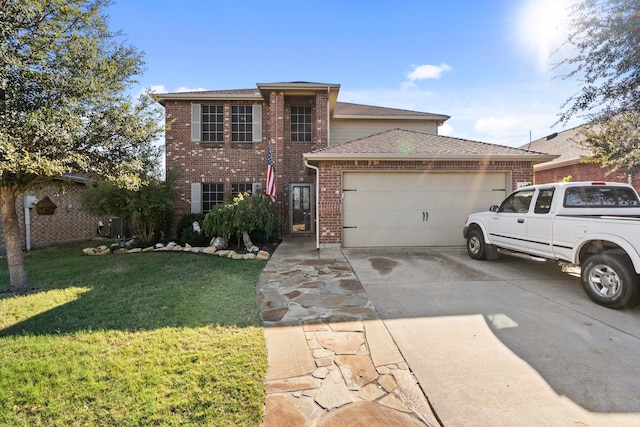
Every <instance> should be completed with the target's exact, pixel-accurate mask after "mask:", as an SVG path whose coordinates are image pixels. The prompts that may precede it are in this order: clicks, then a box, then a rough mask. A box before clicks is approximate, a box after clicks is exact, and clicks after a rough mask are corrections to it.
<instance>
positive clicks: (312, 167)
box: [304, 159, 320, 249]
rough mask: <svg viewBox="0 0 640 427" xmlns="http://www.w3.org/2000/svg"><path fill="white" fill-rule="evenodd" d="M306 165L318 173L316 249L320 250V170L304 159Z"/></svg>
mask: <svg viewBox="0 0 640 427" xmlns="http://www.w3.org/2000/svg"><path fill="white" fill-rule="evenodd" d="M304 165H305V166H306V167H308V168H309V169H313V170H314V171H316V214H315V217H314V219H315V220H316V249H320V222H319V221H318V203H319V202H320V169H319V168H318V167H317V166H313V165H310V164H309V162H308V161H307V159H304Z"/></svg>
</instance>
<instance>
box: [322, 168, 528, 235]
mask: <svg viewBox="0 0 640 427" xmlns="http://www.w3.org/2000/svg"><path fill="white" fill-rule="evenodd" d="M319 167H320V170H321V173H320V183H319V186H320V188H319V202H318V208H317V216H316V218H317V219H318V221H319V224H318V226H319V230H320V236H319V241H320V244H321V245H328V246H329V245H337V244H341V243H342V175H343V173H344V172H345V171H358V170H403V171H424V172H428V171H469V170H478V171H495V172H498V171H509V172H511V186H512V188H513V189H515V188H516V185H517V183H518V182H532V181H533V169H532V164H531V162H522V161H515V162H509V161H413V162H411V161H321V162H319Z"/></svg>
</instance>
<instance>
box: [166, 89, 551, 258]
mask: <svg viewBox="0 0 640 427" xmlns="http://www.w3.org/2000/svg"><path fill="white" fill-rule="evenodd" d="M339 90H340V86H339V85H337V84H324V83H309V82H291V83H265V84H263V83H258V84H257V88H256V89H241V90H216V91H200V92H180V93H167V94H161V95H158V99H159V102H160V103H161V104H162V105H163V106H164V107H165V110H166V120H167V123H168V124H169V125H170V129H169V130H168V131H167V134H166V167H167V170H177V171H178V172H179V181H178V189H179V191H178V196H177V199H176V200H175V208H174V218H175V220H176V221H177V219H179V218H180V217H181V216H183V215H185V214H189V213H194V212H207V211H208V210H210V209H211V207H212V206H213V205H215V204H217V203H227V202H230V201H231V200H232V198H233V197H234V195H235V194H237V193H239V192H243V191H253V192H255V191H262V188H264V186H265V180H266V166H267V156H268V150H269V149H270V150H271V155H272V158H273V164H274V169H275V188H276V203H277V208H278V211H279V214H280V218H281V221H282V222H281V224H282V226H281V230H282V234H283V235H294V234H315V235H316V239H317V244H318V246H334V245H335V246H340V245H342V246H430V245H455V244H460V243H461V242H462V240H461V239H462V237H461V236H462V233H461V227H462V223H463V222H464V219H465V218H466V215H467V214H468V213H470V212H472V211H475V210H478V209H486V207H487V206H489V205H490V204H491V203H495V202H497V201H499V200H501V199H502V198H503V197H505V195H506V194H508V193H509V192H510V191H511V190H512V189H513V188H515V187H516V186H517V185H518V184H519V183H522V182H532V181H533V169H532V167H533V164H535V163H539V162H543V161H548V160H550V159H552V158H553V156H548V155H544V154H540V153H535V152H531V151H528V150H523V149H517V148H510V147H503V146H498V145H493V144H487V143H482V142H477V141H469V140H464V139H459V138H450V137H445V136H439V135H438V126H440V125H441V124H442V123H444V121H446V120H447V119H449V116H446V115H442V114H431V113H424V112H417V111H407V110H399V109H393V108H383V107H373V106H367V105H359V104H350V103H343V102H338V92H339Z"/></svg>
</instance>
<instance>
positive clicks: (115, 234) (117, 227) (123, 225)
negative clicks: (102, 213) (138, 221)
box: [109, 218, 132, 239]
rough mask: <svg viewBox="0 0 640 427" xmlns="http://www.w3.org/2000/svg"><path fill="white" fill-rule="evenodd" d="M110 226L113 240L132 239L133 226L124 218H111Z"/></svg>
mask: <svg viewBox="0 0 640 427" xmlns="http://www.w3.org/2000/svg"><path fill="white" fill-rule="evenodd" d="M109 225H110V226H111V238H112V239H118V238H120V239H121V238H122V236H123V235H124V237H125V238H128V237H131V234H132V233H131V226H130V225H129V222H128V221H127V220H125V219H122V218H109Z"/></svg>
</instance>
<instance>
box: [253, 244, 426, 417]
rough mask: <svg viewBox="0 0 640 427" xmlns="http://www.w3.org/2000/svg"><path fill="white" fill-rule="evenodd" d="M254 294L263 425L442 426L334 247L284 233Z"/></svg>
mask: <svg viewBox="0 0 640 427" xmlns="http://www.w3.org/2000/svg"><path fill="white" fill-rule="evenodd" d="M257 299H258V305H259V307H260V311H261V316H262V319H263V322H264V326H265V330H264V334H265V339H266V343H267V351H268V356H269V367H268V371H267V378H266V391H267V398H266V405H265V417H264V420H263V427H285V426H317V427H328V426H333V427H336V426H350V427H353V426H366V427H377V426H408V427H411V426H434V427H435V426H438V425H439V423H438V421H437V419H436V417H435V416H434V414H433V413H432V412H431V410H430V408H429V404H428V402H427V399H426V398H425V396H424V394H423V392H422V390H421V389H420V387H419V386H418V384H417V383H416V380H415V378H414V376H413V374H412V373H411V371H410V370H409V367H408V366H407V363H406V362H405V360H404V358H403V357H402V355H401V354H400V352H399V350H398V348H397V347H396V345H395V343H394V341H393V339H392V338H391V335H390V334H389V332H388V331H387V329H386V327H385V325H384V323H383V322H382V321H381V320H380V318H379V317H378V315H377V313H376V311H375V308H374V307H373V305H372V304H371V301H370V300H369V297H368V296H367V294H366V292H365V291H364V289H363V287H362V285H361V284H360V281H359V280H358V278H357V276H356V275H355V273H354V272H353V270H352V268H351V266H350V265H349V263H348V262H347V260H346V259H345V257H344V255H343V254H342V251H341V250H339V249H336V250H316V249H315V238H313V237H291V238H287V239H285V240H284V241H283V242H282V244H281V245H280V246H279V247H278V249H277V250H276V251H275V253H274V254H273V255H272V257H271V259H270V260H269V262H268V263H267V265H266V267H265V269H264V271H263V273H262V275H261V277H260V279H259V282H258V285H257Z"/></svg>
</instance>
